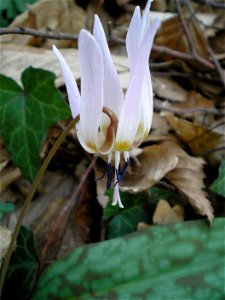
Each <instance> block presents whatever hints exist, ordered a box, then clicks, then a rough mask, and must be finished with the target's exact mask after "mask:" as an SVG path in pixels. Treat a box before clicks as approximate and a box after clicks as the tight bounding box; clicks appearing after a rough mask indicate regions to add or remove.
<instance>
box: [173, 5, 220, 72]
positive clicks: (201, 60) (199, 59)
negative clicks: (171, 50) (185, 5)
mask: <svg viewBox="0 0 225 300" xmlns="http://www.w3.org/2000/svg"><path fill="white" fill-rule="evenodd" d="M176 6H177V11H178V16H179V18H180V22H181V25H182V27H183V30H184V33H185V36H186V38H187V42H188V45H189V48H190V51H191V56H192V57H193V58H194V59H195V60H196V61H197V62H198V63H200V64H202V65H205V66H206V67H209V64H210V65H212V64H211V62H209V61H208V60H206V59H204V58H203V57H201V56H200V55H199V54H198V53H197V51H196V48H195V45H194V42H193V40H192V36H191V33H190V30H189V28H188V26H187V23H186V21H185V19H184V17H183V15H182V11H181V7H180V0H176ZM213 69H215V67H214V66H213Z"/></svg>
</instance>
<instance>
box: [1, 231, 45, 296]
mask: <svg viewBox="0 0 225 300" xmlns="http://www.w3.org/2000/svg"><path fill="white" fill-rule="evenodd" d="M38 264H39V260H38V256H37V253H36V250H35V246H34V237H33V232H32V231H31V229H29V228H26V227H24V226H22V227H21V229H20V233H19V235H18V238H17V244H16V248H15V250H14V252H13V254H12V257H11V260H10V264H9V267H8V270H7V273H6V277H5V283H4V287H3V297H2V299H30V295H31V292H32V290H33V287H34V283H35V280H36V274H37V271H38Z"/></svg>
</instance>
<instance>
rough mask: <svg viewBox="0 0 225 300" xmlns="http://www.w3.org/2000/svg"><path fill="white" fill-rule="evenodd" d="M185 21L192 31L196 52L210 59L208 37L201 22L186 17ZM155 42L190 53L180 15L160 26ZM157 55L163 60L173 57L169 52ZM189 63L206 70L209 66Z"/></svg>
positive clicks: (194, 62) (193, 62)
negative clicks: (200, 24)
mask: <svg viewBox="0 0 225 300" xmlns="http://www.w3.org/2000/svg"><path fill="white" fill-rule="evenodd" d="M185 22H186V24H187V27H188V29H189V31H190V35H191V38H192V40H193V44H194V46H195V49H196V52H197V53H198V54H199V55H200V56H201V57H203V58H205V59H208V60H209V55H208V52H207V49H208V42H207V39H206V38H205V36H204V33H203V30H202V29H201V28H200V26H199V24H198V23H197V22H196V21H194V20H193V19H191V18H190V17H189V18H187V17H186V18H185ZM154 42H155V44H156V45H162V46H166V47H169V48H171V49H173V50H177V51H180V52H184V53H189V52H190V48H189V43H188V40H187V37H186V34H185V32H184V29H183V27H182V24H181V21H180V19H179V16H175V17H173V18H171V19H168V20H166V21H165V22H163V23H162V25H161V26H160V28H159V30H158V32H157V34H156V38H155V41H154ZM156 56H157V57H159V56H160V59H161V60H168V59H171V58H172V59H173V57H171V56H170V55H168V54H162V53H160V54H156ZM188 64H189V65H191V66H192V67H194V68H195V69H198V70H201V71H206V70H207V68H206V67H205V66H202V64H199V63H198V62H196V61H194V60H193V61H189V62H188Z"/></svg>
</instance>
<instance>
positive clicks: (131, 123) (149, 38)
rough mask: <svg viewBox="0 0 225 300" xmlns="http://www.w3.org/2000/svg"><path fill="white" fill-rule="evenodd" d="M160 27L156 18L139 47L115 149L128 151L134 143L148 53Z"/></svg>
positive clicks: (140, 109)
mask: <svg viewBox="0 0 225 300" xmlns="http://www.w3.org/2000/svg"><path fill="white" fill-rule="evenodd" d="M159 25H160V20H159V19H158V18H157V19H156V20H155V22H154V23H153V25H152V26H151V27H150V28H149V29H148V31H147V32H146V34H145V36H144V39H143V41H142V43H141V45H140V48H139V53H138V55H137V58H136V60H135V63H134V66H133V71H132V72H131V79H130V82H129V86H128V90H127V93H126V97H125V101H124V105H123V109H122V111H121V115H120V120H119V124H118V130H117V135H116V145H115V149H116V150H119V151H129V150H130V148H131V147H132V144H133V143H134V139H135V135H136V132H137V129H138V125H139V123H140V119H141V112H142V105H143V104H142V101H141V97H142V93H143V89H144V84H143V82H144V81H145V80H146V76H147V73H146V68H147V67H148V58H149V53H150V50H151V47H152V43H153V39H154V36H155V33H156V31H157V29H158V27H159Z"/></svg>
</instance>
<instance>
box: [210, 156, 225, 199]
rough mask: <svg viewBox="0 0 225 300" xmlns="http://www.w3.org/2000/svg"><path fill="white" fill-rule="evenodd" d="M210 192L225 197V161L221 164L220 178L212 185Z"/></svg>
mask: <svg viewBox="0 0 225 300" xmlns="http://www.w3.org/2000/svg"><path fill="white" fill-rule="evenodd" d="M210 190H211V191H213V192H214V193H216V194H218V195H221V196H223V197H225V159H224V160H223V161H222V162H221V165H220V168H219V177H218V178H217V179H216V180H215V181H214V182H213V183H212V185H211V186H210Z"/></svg>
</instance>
